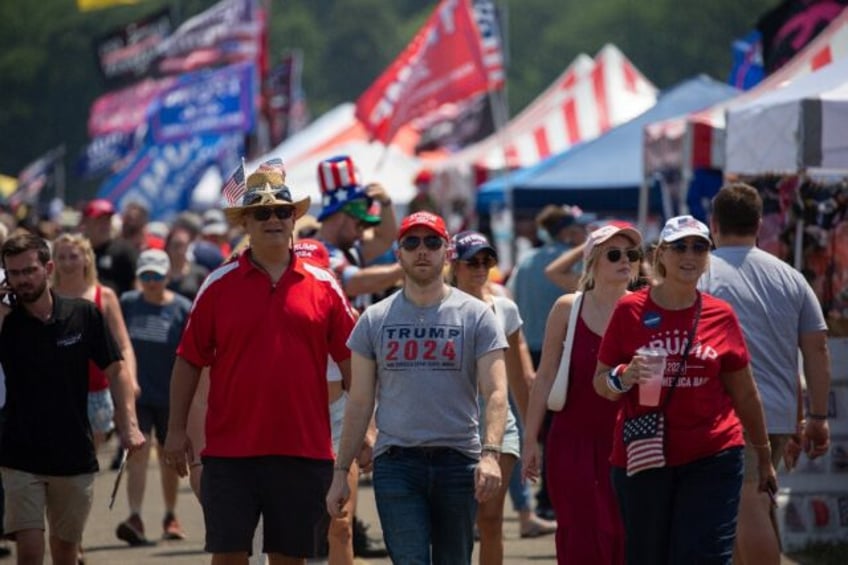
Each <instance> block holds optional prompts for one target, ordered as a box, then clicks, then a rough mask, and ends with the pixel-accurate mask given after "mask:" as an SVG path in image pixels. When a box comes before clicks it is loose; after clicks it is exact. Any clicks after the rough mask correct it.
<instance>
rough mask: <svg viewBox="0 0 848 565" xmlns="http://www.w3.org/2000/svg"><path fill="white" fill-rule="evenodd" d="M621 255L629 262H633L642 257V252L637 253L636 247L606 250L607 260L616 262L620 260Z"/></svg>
mask: <svg viewBox="0 0 848 565" xmlns="http://www.w3.org/2000/svg"><path fill="white" fill-rule="evenodd" d="M622 256H627V260H628V261H629V262H631V263H635V262H636V261H638V260H639V259H641V258H642V254H641V253H639V250H638V249H624V250H621V249H608V250H607V260H608V261H609V262H610V263H618V262H619V261H621V257H622Z"/></svg>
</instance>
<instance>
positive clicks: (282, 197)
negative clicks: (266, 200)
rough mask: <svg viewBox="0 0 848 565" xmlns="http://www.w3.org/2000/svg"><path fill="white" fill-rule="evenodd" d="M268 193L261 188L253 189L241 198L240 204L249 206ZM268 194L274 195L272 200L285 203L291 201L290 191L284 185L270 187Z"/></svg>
mask: <svg viewBox="0 0 848 565" xmlns="http://www.w3.org/2000/svg"><path fill="white" fill-rule="evenodd" d="M268 194H269V193H268V192H265V191H262V190H256V191H253V192H248V193H246V194H245V195H244V197H243V198H242V202H241V205H242V206H251V205H253V204H256V203H257V202H260V201H261V200H262V197H263V196H267V195H268ZM270 194H272V195H273V196H274V200H279V201H280V202H286V203H287V204H291V203H292V195H291V192H290V191H289V187H287V186H285V185H283V186H278V187H276V188H274V189H272V190H271V192H270Z"/></svg>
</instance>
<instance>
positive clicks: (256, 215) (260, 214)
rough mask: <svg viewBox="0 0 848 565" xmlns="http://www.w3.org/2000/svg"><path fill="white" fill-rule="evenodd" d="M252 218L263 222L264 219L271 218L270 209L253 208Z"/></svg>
mask: <svg viewBox="0 0 848 565" xmlns="http://www.w3.org/2000/svg"><path fill="white" fill-rule="evenodd" d="M253 219H254V220H257V221H259V222H264V221H266V220H269V219H271V209H270V208H256V209H255V210H253Z"/></svg>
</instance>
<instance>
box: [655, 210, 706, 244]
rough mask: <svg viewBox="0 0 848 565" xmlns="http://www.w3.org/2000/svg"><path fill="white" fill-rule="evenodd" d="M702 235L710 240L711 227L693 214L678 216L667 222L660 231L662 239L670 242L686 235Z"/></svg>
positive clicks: (701, 236)
mask: <svg viewBox="0 0 848 565" xmlns="http://www.w3.org/2000/svg"><path fill="white" fill-rule="evenodd" d="M693 236H694V237H700V238H703V239H706V240H707V241H710V229H709V228H708V227H707V226H706V224H704V223H703V222H700V221H698V220H696V219H695V218H693V217H692V216H689V215H685V216H676V217H674V218H671V219H670V220H668V221H667V222H666V223H665V226H664V227H663V229H662V231H661V232H660V241H661V242H663V243H670V242H672V241H677V240H678V239H683V238H684V237H693Z"/></svg>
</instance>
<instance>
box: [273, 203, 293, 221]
mask: <svg viewBox="0 0 848 565" xmlns="http://www.w3.org/2000/svg"><path fill="white" fill-rule="evenodd" d="M293 213H294V208H292V207H290V206H277V207H276V208H274V214H276V216H277V217H278V218H279V219H281V220H288V219H289V218H291V217H292V214H293Z"/></svg>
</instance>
